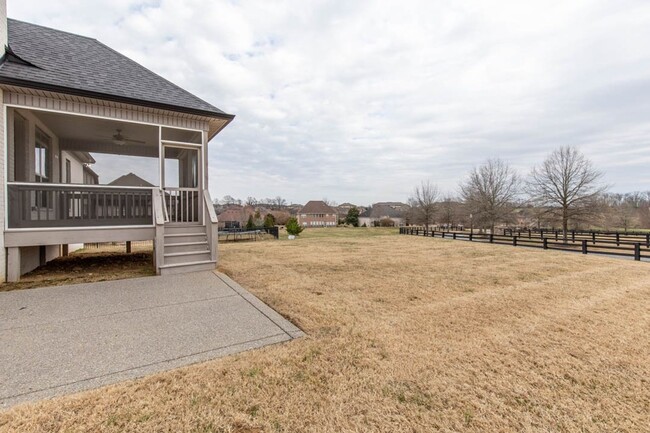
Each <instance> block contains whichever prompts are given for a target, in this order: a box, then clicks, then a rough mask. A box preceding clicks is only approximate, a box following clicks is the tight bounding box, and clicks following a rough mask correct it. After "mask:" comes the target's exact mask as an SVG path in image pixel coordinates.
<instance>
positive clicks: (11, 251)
mask: <svg viewBox="0 0 650 433" xmlns="http://www.w3.org/2000/svg"><path fill="white" fill-rule="evenodd" d="M7 252H8V256H7V281H8V282H10V283H13V282H16V281H18V280H20V248H19V247H10V248H7Z"/></svg>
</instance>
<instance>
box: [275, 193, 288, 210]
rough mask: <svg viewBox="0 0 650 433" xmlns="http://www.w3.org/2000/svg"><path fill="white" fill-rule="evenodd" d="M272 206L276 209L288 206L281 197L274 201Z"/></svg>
mask: <svg viewBox="0 0 650 433" xmlns="http://www.w3.org/2000/svg"><path fill="white" fill-rule="evenodd" d="M272 204H273V206H274V207H275V208H276V209H282V208H284V207H285V206H286V205H287V201H286V200H285V199H283V198H282V197H280V196H277V197H275V198H274V199H272Z"/></svg>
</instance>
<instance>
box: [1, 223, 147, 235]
mask: <svg viewBox="0 0 650 433" xmlns="http://www.w3.org/2000/svg"><path fill="white" fill-rule="evenodd" d="M154 227H156V225H155V224H146V225H139V226H133V225H131V226H87V227H35V228H22V229H7V230H5V232H7V233H11V232H13V233H21V232H51V231H75V230H119V229H150V228H154Z"/></svg>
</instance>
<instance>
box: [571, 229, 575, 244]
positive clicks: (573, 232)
mask: <svg viewBox="0 0 650 433" xmlns="http://www.w3.org/2000/svg"><path fill="white" fill-rule="evenodd" d="M575 241H576V231H575V230H571V242H575Z"/></svg>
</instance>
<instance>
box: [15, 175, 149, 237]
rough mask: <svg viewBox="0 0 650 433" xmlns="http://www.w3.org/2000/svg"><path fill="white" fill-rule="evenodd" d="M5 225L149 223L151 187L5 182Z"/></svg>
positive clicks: (55, 225)
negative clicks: (7, 199)
mask: <svg viewBox="0 0 650 433" xmlns="http://www.w3.org/2000/svg"><path fill="white" fill-rule="evenodd" d="M7 192H8V198H9V202H8V208H9V209H8V210H9V212H8V216H9V218H8V228H10V229H12V228H45V227H51V228H63V227H93V226H127V225H152V224H153V211H152V190H151V189H150V188H136V187H112V186H104V185H73V184H48V183H22V182H21V183H8V184H7Z"/></svg>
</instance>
